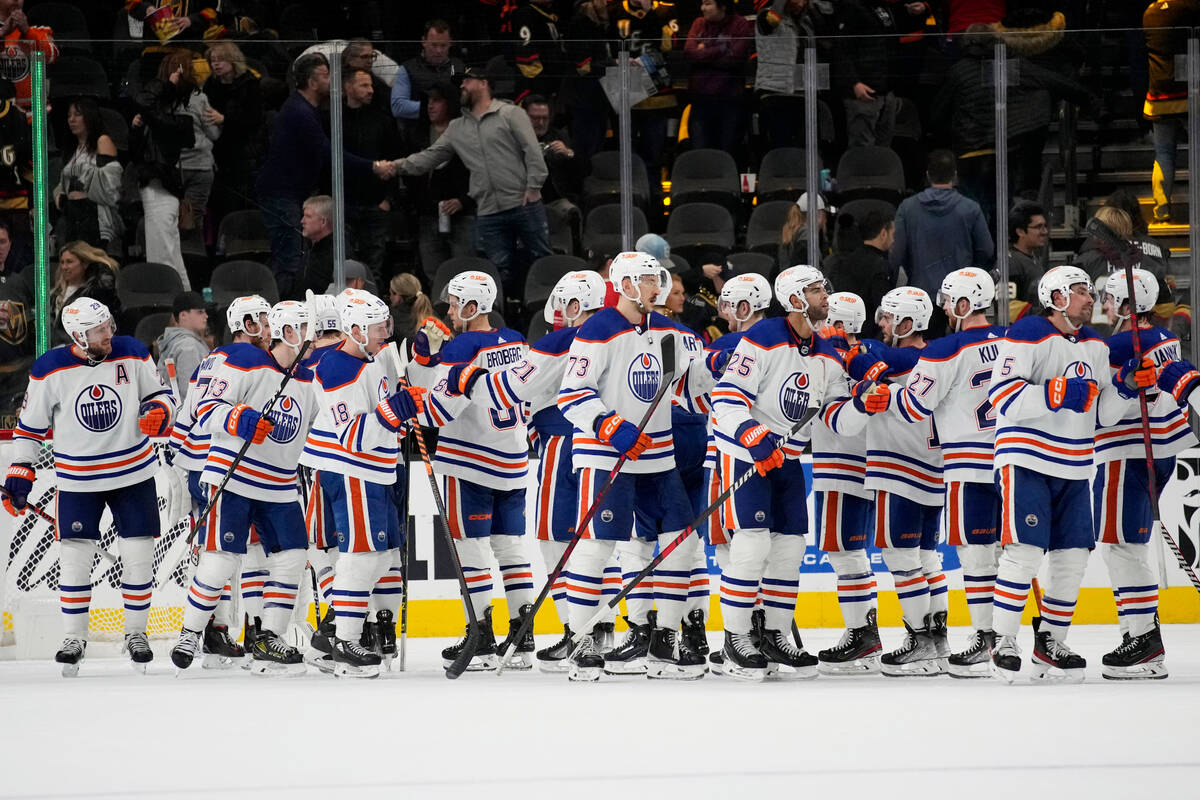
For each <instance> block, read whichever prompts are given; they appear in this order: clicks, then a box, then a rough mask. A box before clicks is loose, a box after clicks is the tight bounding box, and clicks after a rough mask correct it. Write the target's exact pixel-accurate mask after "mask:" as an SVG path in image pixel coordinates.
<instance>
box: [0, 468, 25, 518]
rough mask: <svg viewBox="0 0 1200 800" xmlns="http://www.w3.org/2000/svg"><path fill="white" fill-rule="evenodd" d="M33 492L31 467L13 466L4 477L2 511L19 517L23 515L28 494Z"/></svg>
mask: <svg viewBox="0 0 1200 800" xmlns="http://www.w3.org/2000/svg"><path fill="white" fill-rule="evenodd" d="M32 491H33V465H31V464H13V465H12V466H11V467H9V468H8V474H7V475H5V476H4V500H3V501H0V502H3V505H4V510H5V511H7V512H8V513H10V514H12V515H13V516H14V517H19V516H21V515H22V514H24V513H25V506H26V505H28V500H29V493H30V492H32Z"/></svg>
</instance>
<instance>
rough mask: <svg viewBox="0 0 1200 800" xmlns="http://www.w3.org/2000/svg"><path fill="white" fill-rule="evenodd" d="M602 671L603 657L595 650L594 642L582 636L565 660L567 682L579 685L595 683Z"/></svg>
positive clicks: (590, 638)
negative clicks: (574, 682)
mask: <svg viewBox="0 0 1200 800" xmlns="http://www.w3.org/2000/svg"><path fill="white" fill-rule="evenodd" d="M602 671H604V656H602V655H600V653H599V651H598V650H596V640H595V639H593V638H592V637H591V636H588V635H584V636H580V637H579V641H577V642H575V649H574V650H573V651H571V655H570V657H569V658H568V659H567V680H570V681H576V682H579V683H595V682H596V681H598V680H600V673H601V672H602Z"/></svg>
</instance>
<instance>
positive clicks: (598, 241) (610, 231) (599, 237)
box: [583, 205, 650, 258]
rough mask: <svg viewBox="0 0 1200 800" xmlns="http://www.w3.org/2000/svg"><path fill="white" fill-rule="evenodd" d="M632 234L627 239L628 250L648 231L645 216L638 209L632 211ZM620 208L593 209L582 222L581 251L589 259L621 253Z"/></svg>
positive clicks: (604, 207)
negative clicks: (628, 239)
mask: <svg viewBox="0 0 1200 800" xmlns="http://www.w3.org/2000/svg"><path fill="white" fill-rule="evenodd" d="M632 227H633V232H632V235H631V236H630V237H629V238H630V241H629V246H630V249H632V248H633V245H634V244H635V243H636V242H637V240H638V239H640V238H641V237H642V236H643V235H644V234H645V233H647V232H648V231H649V230H650V226H649V225H647V224H646V215H645V214H643V213H642V210H641V209H640V208H636V207H635V208H634V209H633V225H632ZM622 249H623V248H622V247H621V206H619V205H607V206H600V207H599V208H593V209H592V210H591V211H589V212H588V215H587V218H586V219H585V220H584V221H583V251H584V253H585V254H586V255H587V256H588V257H589V258H596V257H601V256H609V257H611V256H615V255H616V254H617V253H619V252H621V250H622Z"/></svg>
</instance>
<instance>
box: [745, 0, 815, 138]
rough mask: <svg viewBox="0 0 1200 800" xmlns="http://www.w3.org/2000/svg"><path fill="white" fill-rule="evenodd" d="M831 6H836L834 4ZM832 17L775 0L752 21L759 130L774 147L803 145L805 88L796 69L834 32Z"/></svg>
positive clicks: (795, 0) (791, 0) (793, 0)
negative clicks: (813, 45) (806, 50)
mask: <svg viewBox="0 0 1200 800" xmlns="http://www.w3.org/2000/svg"><path fill="white" fill-rule="evenodd" d="M830 8H833V7H832V6H831V7H830ZM832 17H833V14H832V13H826V12H825V11H824V4H822V5H821V6H814V5H811V4H810V3H809V1H808V0H776V1H775V2H773V3H772V4H771V8H769V9H763V10H762V11H760V12H759V13H758V14H757V15H756V18H755V22H754V45H755V49H756V50H757V58H756V63H757V68H756V70H755V73H754V91H755V94H756V96H757V98H758V115H759V117H758V119H759V127H760V129H761V130H762V132H763V135H764V136H765V137H766V139H767V145H768V147H770V148H776V147H803V146H804V125H803V124H802V121H803V119H804V93H803V92H804V86H803V83H802V81H801V80H800V76H801V74H802V73H801V72H800V70H799V69H798V68H797V67H798V65H799V64H802V63H803V62H804V48H805V47H807V46H808V44H809V43H810V42H814V41H819V40H818V39H817V37H816V33H817V31H818V30H820V31H821V32H822V33H831V32H832Z"/></svg>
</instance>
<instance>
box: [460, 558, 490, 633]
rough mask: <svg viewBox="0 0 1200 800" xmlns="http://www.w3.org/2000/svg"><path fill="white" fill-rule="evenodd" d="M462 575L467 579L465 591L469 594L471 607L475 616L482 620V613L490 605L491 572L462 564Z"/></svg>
mask: <svg viewBox="0 0 1200 800" xmlns="http://www.w3.org/2000/svg"><path fill="white" fill-rule="evenodd" d="M463 575H464V576H466V579H467V589H468V590H469V591H470V593H471V605H472V606H473V607H474V608H475V616H476V617H477V618H478V619H480V620H482V619H483V612H484V611H485V610H486V609H487V607H488V606H490V605H491V604H492V571H491V570H490V569H487V568H483V569H480V568H479V567H468V566H466V565H465V564H464V565H463Z"/></svg>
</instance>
